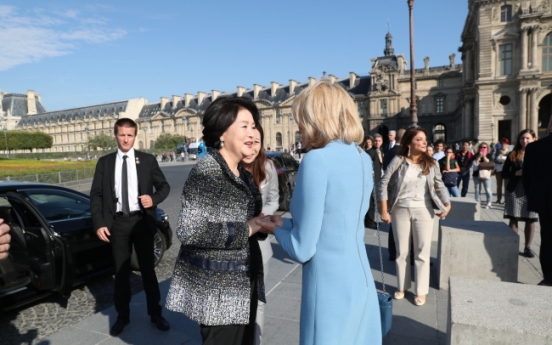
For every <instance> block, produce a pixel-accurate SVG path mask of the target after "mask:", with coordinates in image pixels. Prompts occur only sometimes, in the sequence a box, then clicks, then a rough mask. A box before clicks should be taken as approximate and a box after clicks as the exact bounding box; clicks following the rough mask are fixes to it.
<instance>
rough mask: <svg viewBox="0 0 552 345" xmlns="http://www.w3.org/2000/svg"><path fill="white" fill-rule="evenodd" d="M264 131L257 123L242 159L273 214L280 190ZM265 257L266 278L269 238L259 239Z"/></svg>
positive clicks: (258, 334)
mask: <svg viewBox="0 0 552 345" xmlns="http://www.w3.org/2000/svg"><path fill="white" fill-rule="evenodd" d="M263 141H264V132H263V128H262V127H261V125H260V124H257V127H256V128H255V133H254V135H253V147H252V148H253V154H252V155H249V156H246V157H245V158H244V159H242V165H243V167H244V168H245V169H246V170H247V171H249V172H250V173H251V175H253V181H254V182H255V185H256V186H257V187H258V188H259V190H260V191H261V197H262V200H263V205H262V214H263V215H266V216H268V215H273V214H274V213H275V212H276V211H277V210H278V207H279V200H280V193H279V191H278V173H277V172H276V167H275V166H274V164H273V163H272V161H271V160H270V159H268V158H267V157H266V154H265V152H264V149H263V147H264V146H263ZM259 246H260V248H261V254H262V257H263V273H264V280H265V281H266V280H267V277H268V263H269V261H270V258H271V257H272V246H271V244H270V241H269V240H264V241H259ZM264 309H265V302H263V301H261V300H259V301H258V305H257V317H256V321H255V339H254V344H255V345H259V344H261V341H262V336H263V329H264V315H265V314H264Z"/></svg>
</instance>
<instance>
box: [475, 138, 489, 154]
mask: <svg viewBox="0 0 552 345" xmlns="http://www.w3.org/2000/svg"><path fill="white" fill-rule="evenodd" d="M482 145H486V146H487V147H486V149H487V150H489V149H490V147H489V144H487V143H486V142H484V141H483V142H481V144H479V146H478V147H477V153H481V149H482V147H481V146H482Z"/></svg>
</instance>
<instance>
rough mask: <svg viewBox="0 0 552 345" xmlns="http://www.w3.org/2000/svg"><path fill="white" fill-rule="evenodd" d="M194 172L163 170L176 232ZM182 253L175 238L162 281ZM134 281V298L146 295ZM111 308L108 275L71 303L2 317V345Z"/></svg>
mask: <svg viewBox="0 0 552 345" xmlns="http://www.w3.org/2000/svg"><path fill="white" fill-rule="evenodd" d="M191 168H192V165H188V166H173V167H166V168H165V167H164V168H163V172H164V173H165V176H166V178H167V181H168V182H169V184H170V185H171V187H172V189H171V193H170V195H169V197H168V198H167V199H166V200H165V201H164V202H163V203H162V204H161V208H162V209H163V210H164V211H165V212H166V213H167V214H168V215H169V219H170V222H171V227H172V229H173V231H174V229H175V226H176V219H177V217H178V212H179V211H180V194H181V192H182V186H183V183H184V179H183V175H184V178H186V177H187V176H188V173H189V171H190V169H191ZM178 249H179V244H178V239H177V238H176V236H174V237H173V245H172V247H171V248H170V249H169V250H168V251H167V252H165V254H164V257H163V259H162V260H161V263H160V264H159V265H158V266H157V268H156V272H157V278H158V280H159V281H163V280H166V279H168V278H170V277H171V274H172V270H173V267H174V262H175V258H176V256H177V254H178ZM130 281H131V290H132V294H135V293H137V292H140V291H142V279H141V277H140V275H139V274H136V273H135V274H132V275H131V279H130ZM111 305H113V276H112V275H105V276H102V277H99V278H97V279H95V280H92V281H90V282H88V283H86V284H84V285H81V286H79V287H76V288H74V289H73V292H72V294H71V297H70V298H69V299H68V300H65V299H63V298H61V297H60V296H58V295H55V294H54V295H51V296H49V297H46V298H44V299H41V300H39V301H37V302H34V303H32V304H28V305H25V306H23V307H20V308H17V309H14V310H10V311H7V312H4V313H2V315H0V335H1V336H0V345H15V344H32V343H33V342H35V341H36V340H38V339H41V338H44V337H46V336H48V335H50V334H52V333H54V332H56V331H58V330H60V329H61V328H64V327H67V326H69V325H72V324H75V323H77V322H79V321H80V320H82V319H84V318H86V317H88V316H90V315H92V314H94V313H97V312H99V311H101V310H103V309H105V308H107V307H109V306H111ZM145 312H146V311H145V310H144V313H145Z"/></svg>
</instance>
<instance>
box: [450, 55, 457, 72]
mask: <svg viewBox="0 0 552 345" xmlns="http://www.w3.org/2000/svg"><path fill="white" fill-rule="evenodd" d="M455 59H456V54H454V53H452V54H450V55H449V60H450V69H456V62H454V60H455Z"/></svg>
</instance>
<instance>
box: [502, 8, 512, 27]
mask: <svg viewBox="0 0 552 345" xmlns="http://www.w3.org/2000/svg"><path fill="white" fill-rule="evenodd" d="M510 21H512V6H511V5H505V6H502V7H501V8H500V22H502V23H507V22H510Z"/></svg>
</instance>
